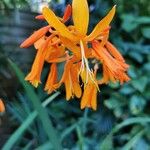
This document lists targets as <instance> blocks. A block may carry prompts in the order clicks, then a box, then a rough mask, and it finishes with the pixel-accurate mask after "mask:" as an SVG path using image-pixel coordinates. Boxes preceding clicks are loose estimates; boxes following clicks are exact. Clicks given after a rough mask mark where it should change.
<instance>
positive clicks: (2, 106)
mask: <svg viewBox="0 0 150 150" xmlns="http://www.w3.org/2000/svg"><path fill="white" fill-rule="evenodd" d="M4 111H5V105H4V103H3V101H2V99H1V98H0V113H1V112H4Z"/></svg>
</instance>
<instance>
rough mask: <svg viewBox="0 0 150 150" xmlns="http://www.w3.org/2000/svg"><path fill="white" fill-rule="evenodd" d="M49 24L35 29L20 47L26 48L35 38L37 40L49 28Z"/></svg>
mask: <svg viewBox="0 0 150 150" xmlns="http://www.w3.org/2000/svg"><path fill="white" fill-rule="evenodd" d="M49 28H50V26H46V27H43V28H41V29H39V30H37V31H35V32H34V33H33V34H32V35H31V36H30V37H29V38H27V39H26V40H25V41H24V42H23V43H22V44H21V45H20V47H21V48H26V47H29V46H31V45H32V44H33V43H35V42H36V41H37V40H39V39H40V38H41V37H42V36H43V35H45V34H46V32H47V31H48V30H49Z"/></svg>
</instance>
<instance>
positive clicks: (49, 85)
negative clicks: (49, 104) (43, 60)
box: [45, 63, 57, 94]
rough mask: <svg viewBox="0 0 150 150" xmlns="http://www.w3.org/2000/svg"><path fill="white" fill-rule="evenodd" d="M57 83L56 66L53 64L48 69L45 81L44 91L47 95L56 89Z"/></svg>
mask: <svg viewBox="0 0 150 150" xmlns="http://www.w3.org/2000/svg"><path fill="white" fill-rule="evenodd" d="M56 83H57V65H56V63H53V64H52V65H51V67H50V72H49V75H48V78H47V81H46V85H45V91H47V92H48V94H50V93H52V92H53V91H54V90H55V89H56V85H55V84H56Z"/></svg>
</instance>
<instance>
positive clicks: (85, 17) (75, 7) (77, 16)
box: [72, 0, 89, 35]
mask: <svg viewBox="0 0 150 150" xmlns="http://www.w3.org/2000/svg"><path fill="white" fill-rule="evenodd" d="M72 11H73V12H72V13H73V14H72V15H73V22H74V25H75V27H76V30H77V31H78V32H79V33H80V34H81V35H86V33H87V30H88V24H89V8H88V3H87V0H73V2H72Z"/></svg>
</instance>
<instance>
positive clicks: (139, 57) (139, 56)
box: [129, 51, 144, 63]
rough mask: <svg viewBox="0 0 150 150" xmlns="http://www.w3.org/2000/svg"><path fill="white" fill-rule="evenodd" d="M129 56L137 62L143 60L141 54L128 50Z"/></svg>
mask: <svg viewBox="0 0 150 150" xmlns="http://www.w3.org/2000/svg"><path fill="white" fill-rule="evenodd" d="M129 56H130V57H131V58H133V59H134V60H135V61H137V62H139V63H142V62H143V60H144V58H143V55H142V54H140V53H137V52H133V51H132V52H129Z"/></svg>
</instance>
